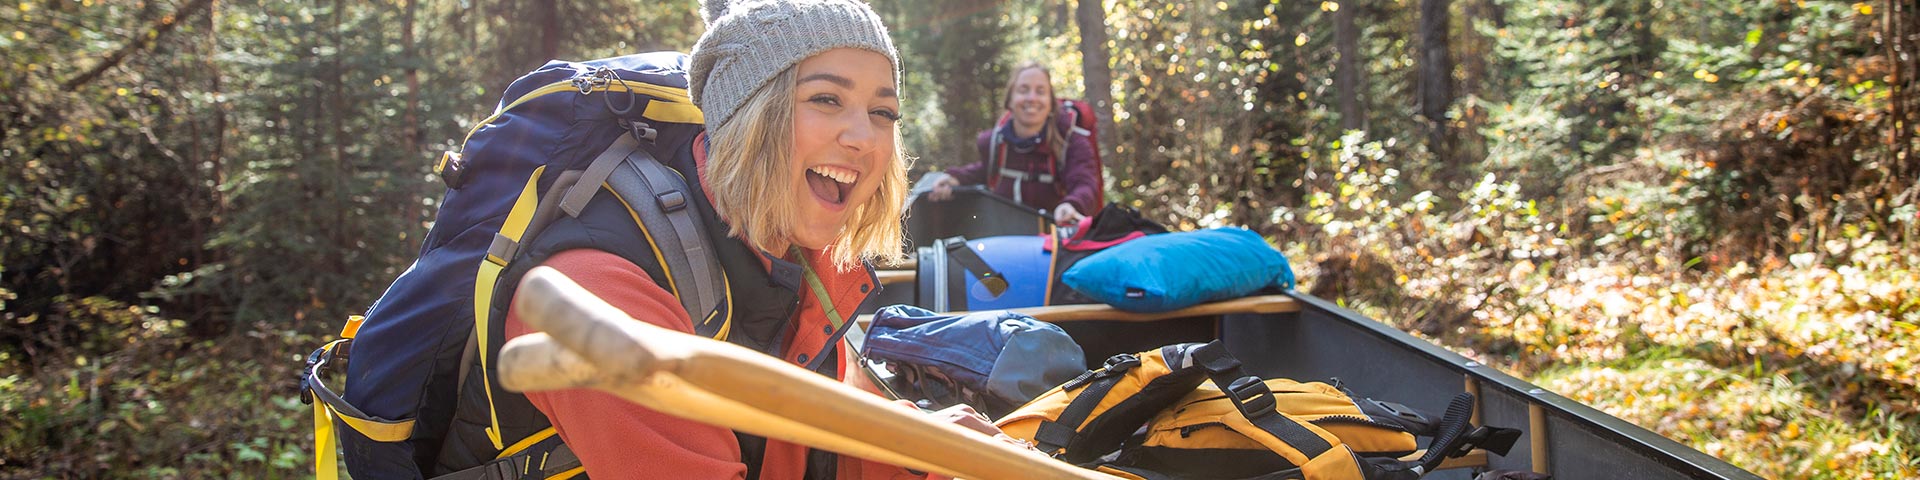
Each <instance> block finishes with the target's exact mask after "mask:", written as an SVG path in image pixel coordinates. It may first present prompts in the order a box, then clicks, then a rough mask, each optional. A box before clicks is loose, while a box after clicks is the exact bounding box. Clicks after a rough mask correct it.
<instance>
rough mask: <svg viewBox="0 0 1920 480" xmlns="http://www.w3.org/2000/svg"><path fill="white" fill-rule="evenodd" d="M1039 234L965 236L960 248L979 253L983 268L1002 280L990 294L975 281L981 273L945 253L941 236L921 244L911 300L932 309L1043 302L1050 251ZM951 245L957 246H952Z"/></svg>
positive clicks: (971, 309) (998, 307) (1040, 303)
mask: <svg viewBox="0 0 1920 480" xmlns="http://www.w3.org/2000/svg"><path fill="white" fill-rule="evenodd" d="M1046 241H1047V238H1046V237H1043V236H1039V235H1006V236H998V237H986V238H980V239H973V240H967V241H966V246H965V247H964V248H966V249H968V250H970V251H972V252H973V253H974V254H975V255H977V256H979V257H980V260H981V261H982V262H983V263H984V264H985V265H986V267H987V269H989V270H992V271H994V272H996V273H997V274H998V275H999V277H1000V279H1002V280H1005V281H1006V289H1005V290H1004V291H1001V292H999V294H997V295H996V294H995V293H994V292H993V289H991V288H988V285H987V284H986V283H983V282H981V281H980V275H979V273H980V272H975V271H974V270H973V269H971V268H968V267H967V266H966V265H965V264H966V263H967V262H965V261H962V260H961V259H958V258H955V257H956V256H957V255H950V254H949V253H948V249H947V248H946V247H948V245H947V244H946V240H939V241H935V242H934V245H933V246H931V247H921V249H920V252H919V253H920V255H919V262H920V265H919V269H918V270H919V271H918V272H917V275H916V277H917V279H916V281H915V282H916V283H917V284H918V288H917V289H916V290H917V294H916V298H915V299H914V300H915V301H914V303H915V304H916V305H919V306H921V307H924V308H927V309H930V310H935V311H962V310H968V311H977V310H998V309H1006V308H1020V307H1034V306H1040V305H1045V304H1046V301H1047V282H1048V281H1049V279H1050V276H1049V275H1048V273H1049V271H1048V269H1049V268H1050V267H1051V265H1050V261H1051V260H1052V259H1053V255H1052V254H1051V253H1050V252H1047V251H1046V250H1045V249H1044V247H1045V245H1046ZM955 248H960V247H958V246H955Z"/></svg>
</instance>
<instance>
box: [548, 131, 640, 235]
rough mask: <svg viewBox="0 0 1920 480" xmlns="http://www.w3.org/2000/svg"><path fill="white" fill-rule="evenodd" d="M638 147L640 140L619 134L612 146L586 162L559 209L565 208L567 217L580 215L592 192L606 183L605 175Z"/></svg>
mask: <svg viewBox="0 0 1920 480" xmlns="http://www.w3.org/2000/svg"><path fill="white" fill-rule="evenodd" d="M639 148H640V141H639V140H636V139H634V138H633V135H632V134H622V135H620V138H618V139H615V140H614V141H613V145H612V146H609V147H607V150H606V151H603V152H600V156H597V157H594V158H593V163H589V164H587V171H586V173H583V174H581V175H580V181H579V182H578V183H575V184H573V188H569V189H567V196H565V197H562V198H561V199H560V209H561V210H565V211H566V212H567V216H569V217H578V216H580V212H581V211H582V210H585V209H586V208H587V202H589V201H592V200H593V194H595V193H599V192H600V184H602V183H606V181H607V176H609V175H613V169H614V167H617V166H619V165H620V161H621V160H625V159H626V158H627V154H630V153H633V151H634V150H638V149H639Z"/></svg>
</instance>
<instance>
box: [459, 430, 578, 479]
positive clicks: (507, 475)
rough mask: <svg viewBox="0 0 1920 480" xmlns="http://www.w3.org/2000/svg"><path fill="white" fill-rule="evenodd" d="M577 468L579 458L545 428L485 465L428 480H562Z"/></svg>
mask: <svg viewBox="0 0 1920 480" xmlns="http://www.w3.org/2000/svg"><path fill="white" fill-rule="evenodd" d="M580 467H581V464H580V457H578V456H575V455H574V454H573V449H571V448H568V447H567V444H565V443H561V441H560V436H559V435H557V434H555V432H554V430H553V427H547V428H546V429H545V430H541V431H539V432H537V433H534V434H533V435H529V436H528V437H527V438H525V439H522V440H521V441H520V442H518V443H515V444H514V445H513V446H512V447H508V448H507V450H506V451H503V452H501V453H500V456H499V457H497V458H494V459H493V460H491V461H488V462H487V463H483V464H480V465H477V466H473V467H469V468H466V469H464V470H459V471H455V472H453V473H448V474H446V475H441V476H437V477H433V479H432V480H515V479H522V478H534V479H545V478H564V477H566V476H570V475H568V474H569V472H571V471H573V470H578V469H579V468H580Z"/></svg>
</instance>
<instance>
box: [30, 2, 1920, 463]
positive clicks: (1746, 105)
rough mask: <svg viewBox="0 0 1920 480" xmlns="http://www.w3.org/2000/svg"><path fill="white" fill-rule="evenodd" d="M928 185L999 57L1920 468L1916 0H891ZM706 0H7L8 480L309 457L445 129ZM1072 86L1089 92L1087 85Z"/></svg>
mask: <svg viewBox="0 0 1920 480" xmlns="http://www.w3.org/2000/svg"><path fill="white" fill-rule="evenodd" d="M876 7H877V8H878V9H879V10H880V11H881V12H882V14H883V15H884V16H885V17H886V18H887V20H888V22H889V25H890V26H891V27H892V30H893V34H894V35H895V38H896V42H897V43H898V45H899V46H900V48H901V50H902V59H903V60H902V61H903V63H904V64H905V65H904V67H905V71H906V76H905V79H904V82H905V91H904V95H903V98H904V103H905V105H906V112H905V113H906V114H907V117H908V120H907V121H906V122H905V124H904V125H905V128H906V142H907V148H908V150H909V151H910V153H912V154H913V155H915V156H916V157H918V161H917V163H916V164H915V167H914V168H915V172H916V174H917V173H918V172H922V171H925V170H927V169H932V168H940V167H946V166H952V165H957V164H959V163H962V162H967V161H971V160H973V159H974V154H973V153H972V148H973V147H972V138H973V132H976V131H978V130H980V129H982V128H985V127H986V126H988V124H989V123H990V122H991V121H992V119H993V118H994V117H995V116H996V109H997V104H998V101H999V97H1000V95H1001V94H1000V89H1001V86H1002V82H1004V79H1005V73H1006V72H1005V71H1006V69H1007V68H1008V66H1009V65H1011V64H1013V63H1015V62H1017V61H1019V60H1023V59H1040V60H1041V61H1043V62H1045V63H1047V64H1049V65H1051V66H1052V67H1053V68H1054V71H1055V72H1058V74H1059V75H1058V77H1057V78H1055V84H1056V88H1058V89H1059V91H1060V92H1061V93H1062V94H1063V95H1065V96H1071V97H1079V98H1087V99H1090V100H1093V101H1095V102H1097V104H1098V105H1101V107H1102V110H1101V111H1102V112H1103V115H1102V117H1101V121H1102V125H1101V132H1102V134H1101V136H1102V140H1103V142H1102V145H1101V148H1102V149H1103V150H1104V151H1105V152H1106V153H1107V155H1106V158H1107V161H1106V163H1107V172H1108V176H1109V179H1108V183H1109V192H1110V198H1112V199H1116V200H1119V201H1122V202H1127V203H1129V204H1131V205H1133V206H1136V207H1139V208H1141V209H1143V210H1144V211H1145V212H1147V213H1148V214H1149V215H1151V216H1152V217H1154V218H1156V219H1159V220H1162V221H1165V222H1167V223H1169V224H1170V225H1175V226H1177V227H1179V228H1198V227H1206V226H1216V225H1228V224H1235V225H1246V226H1249V227H1251V228H1254V229H1255V230H1257V231H1259V232H1261V233H1263V234H1265V235H1267V236H1268V238H1270V239H1271V240H1273V242H1274V243H1275V244H1276V245H1279V246H1281V247H1282V249H1283V250H1284V251H1285V252H1287V253H1288V254H1289V256H1290V257H1291V258H1292V261H1293V264H1294V267H1295V269H1296V270H1299V271H1300V272H1301V274H1302V275H1301V277H1302V278H1303V279H1304V281H1303V284H1304V285H1303V287H1302V288H1303V289H1304V290H1307V291H1309V292H1311V293H1313V294H1315V295H1319V296H1322V297H1325V298H1330V299H1335V300H1337V301H1339V302H1340V303H1341V304H1342V305H1345V306H1347V307H1349V308H1353V309H1356V310H1358V311H1360V312H1362V313H1365V314H1367V315H1369V316H1372V317H1374V318H1378V319H1381V320H1384V321H1387V322H1389V323H1392V324H1394V325H1396V326H1399V327H1401V328H1403V329H1406V330H1409V331H1412V332H1415V333H1416V334H1417V335H1420V336H1422V337H1425V338H1429V339H1433V340H1434V341H1436V342H1439V343H1442V344H1444V345H1447V346H1449V347H1450V348H1453V349H1454V350H1456V351H1460V352H1463V353H1465V354H1467V355H1469V356H1472V357H1474V358H1477V359H1480V360H1482V361H1484V362H1486V363H1488V364H1492V365H1496V366H1499V367H1501V368H1503V369H1505V370H1506V371H1509V372H1512V373H1514V374H1516V375H1519V376H1522V377H1524V378H1528V379H1530V380H1531V381H1533V382H1535V383H1538V384H1540V385H1542V386H1545V387H1547V388H1550V389H1552V390H1554V391H1556V392H1559V393H1561V394H1563V395H1566V396H1569V397H1572V398H1575V399H1577V400H1580V401H1584V402H1588V403H1590V404H1592V405H1594V406H1596V407H1598V408H1600V409H1602V410H1604V411H1606V412H1608V413H1611V414H1614V415H1618V416H1620V417H1623V418H1626V419H1628V420H1631V421H1633V422H1636V423H1638V424H1640V425H1643V426H1646V427H1648V428H1650V429H1652V430H1654V431H1657V432H1659V433H1661V434H1663V435H1666V436H1669V437H1672V438H1674V439H1677V440H1679V441H1680V442H1682V443H1685V444H1688V445H1691V446H1693V447H1695V448H1698V449H1701V450H1703V451H1706V452H1708V453H1711V454H1713V455H1716V456H1719V457H1721V458H1724V459H1727V460H1728V461H1730V462H1732V463H1734V464H1736V465H1739V466H1741V467H1744V468H1747V469H1751V470H1753V471H1755V472H1756V473H1759V474H1761V475H1762V476H1766V477H1775V478H1778V477H1794V478H1875V477H1878V478H1913V477H1915V476H1916V475H1920V452H1916V448H1917V447H1916V445H1920V427H1916V426H1915V419H1916V414H1917V413H1920V401H1916V398H1917V397H1920V370H1917V369H1916V368H1915V367H1916V360H1920V350H1916V348H1920V347H1916V345H1920V344H1916V342H1915V340H1916V338H1920V333H1917V332H1916V324H1917V323H1920V280H1917V279H1916V277H1920V275H1916V271H1915V270H1916V266H1920V253H1916V252H1920V248H1916V246H1917V245H1916V243H1920V226H1917V224H1920V212H1917V211H1916V209H1917V204H1920V190H1917V189H1920V187H1917V186H1916V179H1920V159H1916V158H1915V153H1916V146H1920V143H1916V138H1917V137H1920V122H1916V120H1920V113H1916V112H1915V110H1916V109H1920V100H1917V99H1920V96H1916V95H1915V94H1914V92H1915V88H1916V87H1920V82H1916V80H1915V78H1916V77H1920V60H1917V59H1916V54H1920V52H1917V51H1916V45H1917V44H1920V25H1916V24H1920V12H1916V7H1915V6H1914V5H1913V4H1911V3H1908V2H1902V1H1900V0H1871V1H1862V2H1852V1H1824V0H1758V1H1756V0H1538V1H1521V0H1348V1H1343V2H1334V1H1325V2H1322V1H1306V0H1232V1H1219V2H1185V1H1159V0H1105V1H1104V2H1088V1H1080V2H1066V1H1045V2H979V1H958V2H955V1H938V0H879V1H877V2H876ZM696 10H697V5H696V4H695V2H693V1H690V0H689V1H676V2H616V1H605V0H537V1H535V0H461V1H454V2H418V1H416V0H374V1H344V0H291V1H261V0H228V1H217V0H157V1H156V0H113V1H104V0H101V1H96V0H5V3H0V57H4V60H0V63H3V64H4V68H5V69H4V71H0V172H3V173H0V231H3V232H4V233H0V260H3V262H0V265H3V267H0V268H3V270H0V477H7V478H13V477H49V478H95V477H138V478H150V477H204V476H218V477H246V478H278V477H304V476H306V475H307V473H306V472H311V470H310V468H311V462H312V460H311V459H312V454H311V449H312V443H311V441H312V440H311V431H310V426H309V425H310V422H309V418H310V417H309V414H308V411H309V410H308V408H309V407H307V406H305V405H302V404H301V402H300V401H299V399H298V397H297V396H296V394H295V393H294V391H293V388H292V384H293V379H294V378H295V371H296V369H297V368H298V366H299V365H300V360H301V358H302V357H303V356H304V354H305V353H306V352H307V351H308V350H310V349H312V348H314V347H315V346H317V345H319V344H320V343H322V341H324V340H325V339H327V338H330V337H331V336H332V335H335V334H336V331H337V329H338V327H339V325H340V324H341V321H342V319H343V318H344V317H345V316H346V315H348V314H352V313H356V312H359V311H360V310H362V309H363V308H364V307H365V306H366V305H367V304H368V303H369V302H371V301H372V300H373V299H374V298H376V297H377V296H378V295H379V294H380V292H381V291H382V290H383V289H384V287H385V286H386V285H387V283H388V282H390V281H391V280H392V279H393V278H394V277H395V276H396V275H397V274H398V273H399V272H400V271H401V270H402V269H404V268H406V266H407V264H408V263H409V262H410V261H411V260H412V258H413V256H414V255H415V253H416V252H417V249H418V244H419V241H420V239H421V237H422V236H423V235H424V234H425V232H426V231H427V228H428V226H430V225H431V222H432V221H433V217H434V212H435V201H436V200H437V199H438V197H439V195H440V193H441V191H442V187H441V185H440V184H439V182H438V181H437V180H436V179H435V177H433V176H432V174H431V168H430V167H431V164H432V161H433V160H434V159H435V158H436V157H437V156H438V155H439V154H440V152H442V151H445V150H448V149H453V148H456V147H457V145H455V143H454V142H455V140H456V139H458V138H460V134H461V133H462V132H464V131H466V130H467V129H468V128H469V127H470V126H472V124H473V122H474V121H476V120H477V119H479V118H481V117H483V116H484V114H485V113H487V112H489V111H490V110H491V109H492V107H493V105H494V104H495V102H497V101H498V97H499V95H500V93H501V91H502V89H503V88H504V87H505V86H506V84H507V83H508V82H509V81H511V80H512V79H513V78H514V77H515V76H517V75H518V74H520V73H523V72H525V71H528V70H530V69H531V68H533V67H536V66H538V65H540V64H541V63H543V62H544V61H545V60H547V59H550V58H565V59H587V58H596V57H605V56H613V55H620V54H627V53H635V52H643V51H654V50H681V51H684V50H686V49H687V48H689V47H690V46H691V45H692V44H693V41H694V40H695V39H696V38H698V35H699V33H700V31H701V24H700V20H699V17H698V14H697V13H696ZM1088 85H1091V86H1092V87H1091V88H1088V87H1087V86H1088Z"/></svg>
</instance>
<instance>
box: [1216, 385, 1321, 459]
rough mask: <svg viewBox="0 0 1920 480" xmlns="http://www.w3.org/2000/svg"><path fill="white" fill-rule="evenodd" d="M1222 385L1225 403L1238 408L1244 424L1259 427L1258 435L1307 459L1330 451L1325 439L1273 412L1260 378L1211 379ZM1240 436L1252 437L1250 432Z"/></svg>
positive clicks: (1289, 418)
mask: <svg viewBox="0 0 1920 480" xmlns="http://www.w3.org/2000/svg"><path fill="white" fill-rule="evenodd" d="M1222 382H1228V383H1227V385H1228V386H1227V387H1226V388H1222V389H1221V390H1223V391H1225V393H1226V394H1227V399H1229V400H1232V401H1233V405H1234V406H1235V407H1238V408H1239V410H1240V415H1241V416H1244V417H1246V419H1247V422H1249V423H1252V424H1253V426H1255V427H1259V428H1260V430H1261V431H1263V432H1265V433H1267V434H1269V435H1272V436H1273V437H1274V438H1276V439H1279V440H1280V441H1281V442H1284V443H1286V444H1287V445H1289V446H1292V447H1293V448H1294V449H1296V450H1299V451H1300V453H1302V454H1305V455H1306V457H1307V458H1309V459H1313V458H1318V457H1320V455H1321V454H1324V453H1327V451H1329V450H1332V449H1333V444H1332V443H1328V442H1327V439H1325V438H1321V437H1320V435H1319V434H1317V433H1314V432H1313V430H1311V429H1308V428H1307V426H1306V425H1302V424H1300V422H1299V421H1298V420H1294V419H1293V417H1289V416H1286V415H1284V414H1281V413H1280V412H1278V411H1276V410H1275V407H1276V404H1275V403H1274V399H1273V390H1271V389H1269V388H1267V383H1266V382H1264V381H1261V380H1260V378H1259V377H1253V376H1245V377H1240V378H1239V379H1235V380H1232V381H1231V382H1229V381H1228V380H1227V378H1226V377H1224V376H1215V377H1214V378H1213V384H1214V385H1216V386H1217V385H1220V384H1221V383H1222ZM1240 433H1242V434H1246V435H1252V433H1251V432H1240Z"/></svg>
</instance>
